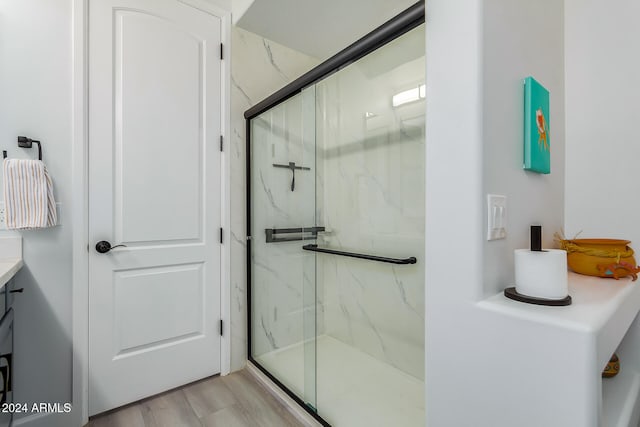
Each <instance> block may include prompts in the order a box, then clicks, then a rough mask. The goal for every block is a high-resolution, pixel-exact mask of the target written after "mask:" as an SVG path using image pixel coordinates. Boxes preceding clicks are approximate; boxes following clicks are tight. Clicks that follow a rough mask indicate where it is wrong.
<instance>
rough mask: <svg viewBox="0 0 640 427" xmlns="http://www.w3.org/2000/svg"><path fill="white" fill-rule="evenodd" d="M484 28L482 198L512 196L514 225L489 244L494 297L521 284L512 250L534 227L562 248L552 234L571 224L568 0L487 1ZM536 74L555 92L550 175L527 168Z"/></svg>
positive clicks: (487, 281) (487, 282)
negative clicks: (528, 103)
mask: <svg viewBox="0 0 640 427" xmlns="http://www.w3.org/2000/svg"><path fill="white" fill-rule="evenodd" d="M483 25H484V31H483V42H484V43H483V72H482V75H483V92H484V94H483V103H482V117H483V119H482V124H483V142H482V146H483V149H484V154H483V156H484V171H483V181H484V183H483V185H484V194H483V197H484V196H486V194H488V193H490V194H504V195H506V196H507V222H508V224H507V238H506V239H505V240H497V241H486V240H485V242H484V266H485V268H484V286H483V295H484V296H489V295H492V294H495V293H496V292H499V291H501V290H503V289H504V288H506V287H509V286H513V285H514V269H513V250H514V249H516V248H527V247H529V226H530V225H531V224H541V225H542V226H543V234H544V246H545V247H548V248H552V247H557V246H556V245H554V242H553V234H554V233H555V232H559V231H561V230H562V227H563V226H564V222H563V221H564V218H563V215H564V199H563V197H564V159H565V153H564V151H565V150H564V145H565V143H564V140H565V136H564V129H565V126H564V71H563V69H564V48H563V31H564V30H563V27H564V21H563V2H561V1H557V0H539V1H536V2H531V1H525V0H516V1H507V0H484V7H483ZM529 75H531V76H533V77H534V78H535V79H536V80H538V81H539V82H540V83H541V84H542V85H543V86H545V87H546V88H547V89H548V90H549V93H550V106H549V107H550V116H551V117H550V120H549V122H550V123H549V127H550V144H551V173H550V174H549V175H541V174H537V173H533V172H528V171H524V170H523V169H522V159H523V134H524V131H523V129H524V127H523V126H524V125H523V123H524V120H523V115H524V113H523V109H524V107H523V106H524V87H523V79H524V78H525V77H527V76H529ZM483 203H486V200H485V199H483ZM483 212H484V216H483V218H484V221H483V226H484V227H485V228H486V221H487V218H486V209H485V210H484V211H483ZM483 232H484V233H486V230H483Z"/></svg>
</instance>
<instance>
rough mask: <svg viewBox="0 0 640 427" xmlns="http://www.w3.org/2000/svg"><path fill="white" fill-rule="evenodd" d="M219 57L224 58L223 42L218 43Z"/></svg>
mask: <svg viewBox="0 0 640 427" xmlns="http://www.w3.org/2000/svg"><path fill="white" fill-rule="evenodd" d="M220 59H224V44H222V43H220Z"/></svg>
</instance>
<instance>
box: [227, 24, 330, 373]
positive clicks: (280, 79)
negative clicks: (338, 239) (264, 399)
mask: <svg viewBox="0 0 640 427" xmlns="http://www.w3.org/2000/svg"><path fill="white" fill-rule="evenodd" d="M231 41H232V48H231V78H232V82H231V128H232V135H231V147H230V155H231V211H232V218H231V288H232V291H231V298H232V302H231V369H232V371H235V370H239V369H242V368H243V367H244V365H245V363H246V360H247V303H246V299H247V286H246V216H245V211H246V207H245V201H246V197H245V177H246V175H245V173H246V172H245V161H246V157H245V156H246V150H245V126H246V123H245V120H244V116H243V114H244V112H245V111H246V110H247V109H248V108H249V107H251V106H252V105H254V104H256V103H258V102H259V101H261V100H262V99H264V98H266V97H267V96H269V95H271V94H272V93H273V92H275V91H276V90H278V89H280V88H281V87H283V86H285V85H286V84H287V83H289V82H291V81H293V80H295V79H296V78H297V77H299V76H300V75H302V74H304V73H305V72H306V71H308V70H310V69H311V68H313V67H315V66H316V65H317V64H318V63H319V60H317V59H315V58H312V57H309V56H307V55H304V54H301V53H299V52H296V51H294V50H291V49H289V48H287V47H284V46H281V45H279V44H277V43H273V42H271V41H269V40H267V39H264V38H262V37H260V36H258V35H256V34H253V33H250V32H247V31H244V30H242V29H240V28H237V27H234V28H233V29H232V40H231ZM269 172H273V171H269ZM282 172H284V173H283V174H282V175H283V176H282V177H283V178H284V177H285V176H286V171H282ZM301 185H302V184H301ZM283 186H284V187H286V183H283ZM281 219H282V218H281ZM285 283H286V282H285ZM283 286H285V285H283ZM268 341H269V340H267V342H268Z"/></svg>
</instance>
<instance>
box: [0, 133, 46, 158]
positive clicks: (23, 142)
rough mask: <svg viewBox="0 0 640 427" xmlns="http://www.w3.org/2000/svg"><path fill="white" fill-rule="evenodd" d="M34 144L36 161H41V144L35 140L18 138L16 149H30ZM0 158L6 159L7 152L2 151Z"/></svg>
mask: <svg viewBox="0 0 640 427" xmlns="http://www.w3.org/2000/svg"><path fill="white" fill-rule="evenodd" d="M34 143H36V144H38V160H40V161H42V144H40V141H36V140H35V139H31V138H28V137H26V136H19V137H18V147H22V148H31V147H33V144H34ZM2 158H3V159H6V158H7V150H2Z"/></svg>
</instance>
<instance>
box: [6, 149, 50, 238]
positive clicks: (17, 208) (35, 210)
mask: <svg viewBox="0 0 640 427" xmlns="http://www.w3.org/2000/svg"><path fill="white" fill-rule="evenodd" d="M3 169H4V172H3V182H4V207H5V223H6V225H7V228H8V229H10V230H21V229H31V228H44V227H52V226H54V225H56V224H57V222H58V218H57V214H56V201H55V199H54V198H53V183H52V182H51V177H50V176H49V173H48V172H47V168H46V166H45V165H44V163H42V161H40V160H22V159H4V162H3Z"/></svg>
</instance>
